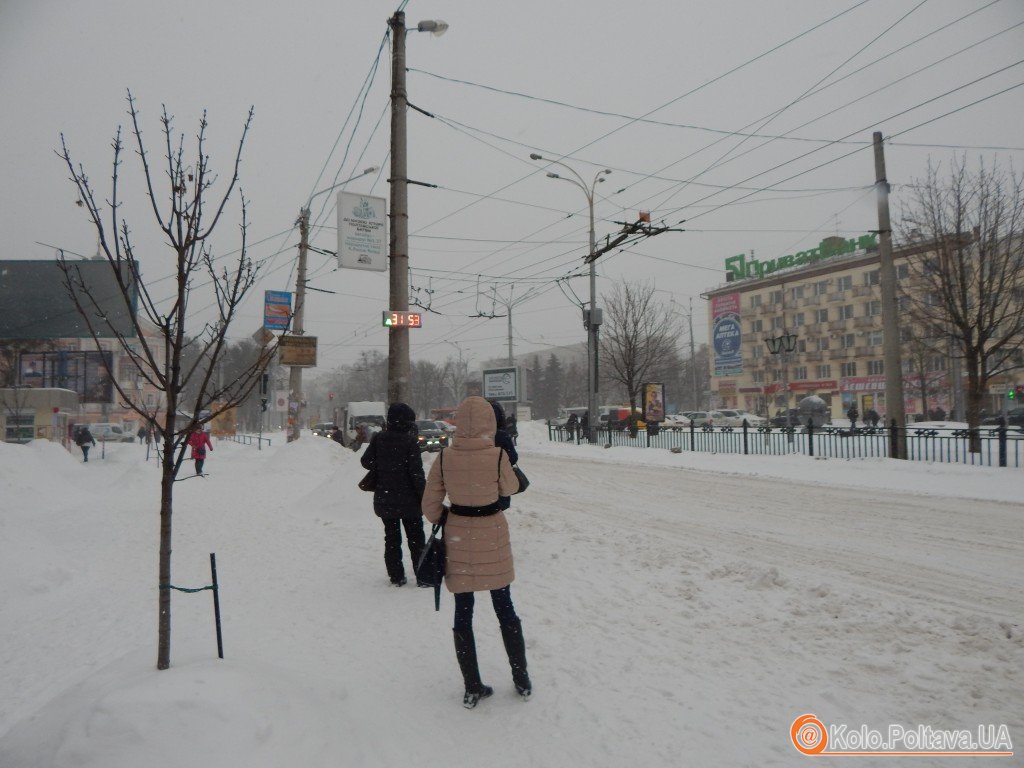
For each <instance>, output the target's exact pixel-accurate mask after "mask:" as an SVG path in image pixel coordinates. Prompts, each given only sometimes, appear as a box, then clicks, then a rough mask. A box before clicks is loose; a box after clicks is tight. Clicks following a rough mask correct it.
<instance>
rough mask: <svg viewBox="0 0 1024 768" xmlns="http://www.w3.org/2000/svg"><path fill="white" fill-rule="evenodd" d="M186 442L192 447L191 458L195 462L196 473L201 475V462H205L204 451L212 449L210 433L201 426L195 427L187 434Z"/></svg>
mask: <svg viewBox="0 0 1024 768" xmlns="http://www.w3.org/2000/svg"><path fill="white" fill-rule="evenodd" d="M188 444H189V447H190V448H192V458H193V459H194V460H195V462H196V474H197V475H201V474H203V464H204V463H205V462H206V452H207V451H208V450H210V451H212V450H213V443H211V442H210V435H209V433H208V432H207V431H206V430H205V429H203V428H202V427H196V428H195V429H194V430H192V432H191V434H189V436H188Z"/></svg>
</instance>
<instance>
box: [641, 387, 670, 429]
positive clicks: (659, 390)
mask: <svg viewBox="0 0 1024 768" xmlns="http://www.w3.org/2000/svg"><path fill="white" fill-rule="evenodd" d="M643 403H644V405H643V412H644V421H645V422H648V423H659V422H662V421H664V420H665V385H664V384H654V383H651V384H644V385H643Z"/></svg>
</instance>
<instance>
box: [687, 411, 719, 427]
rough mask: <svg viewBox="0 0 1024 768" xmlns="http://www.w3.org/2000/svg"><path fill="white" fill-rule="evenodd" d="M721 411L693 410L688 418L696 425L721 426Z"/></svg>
mask: <svg viewBox="0 0 1024 768" xmlns="http://www.w3.org/2000/svg"><path fill="white" fill-rule="evenodd" d="M723 418H724V417H723V416H722V413H721V411H693V412H692V413H691V414H690V420H691V421H692V422H693V423H694V425H695V426H698V427H720V426H722V419H723Z"/></svg>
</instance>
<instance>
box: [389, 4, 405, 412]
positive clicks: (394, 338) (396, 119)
mask: <svg viewBox="0 0 1024 768" xmlns="http://www.w3.org/2000/svg"><path fill="white" fill-rule="evenodd" d="M388 25H389V26H390V27H391V39H392V43H391V45H392V48H391V178H390V179H389V181H390V183H391V243H390V262H391V263H390V267H391V271H390V294H389V297H390V301H389V306H388V309H390V310H398V311H402V312H405V311H407V310H408V309H409V194H408V168H407V162H406V161H407V156H406V113H407V112H408V103H407V101H406V90H405V14H404V13H403V12H402V11H396V12H395V15H394V16H392V17H391V19H389V20H388ZM408 400H409V329H408V328H407V327H405V326H401V327H398V326H392V327H391V328H389V329H388V402H389V403H399V402H401V403H405V402H408Z"/></svg>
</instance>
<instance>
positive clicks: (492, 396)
mask: <svg viewBox="0 0 1024 768" xmlns="http://www.w3.org/2000/svg"><path fill="white" fill-rule="evenodd" d="M482 373H483V385H484V387H483V390H484V391H483V396H484V397H485V398H487V399H488V400H499V401H505V402H515V401H516V400H518V399H519V389H518V386H517V385H518V379H519V377H518V375H517V374H518V369H517V368H489V369H486V370H484V371H483V372H482Z"/></svg>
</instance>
